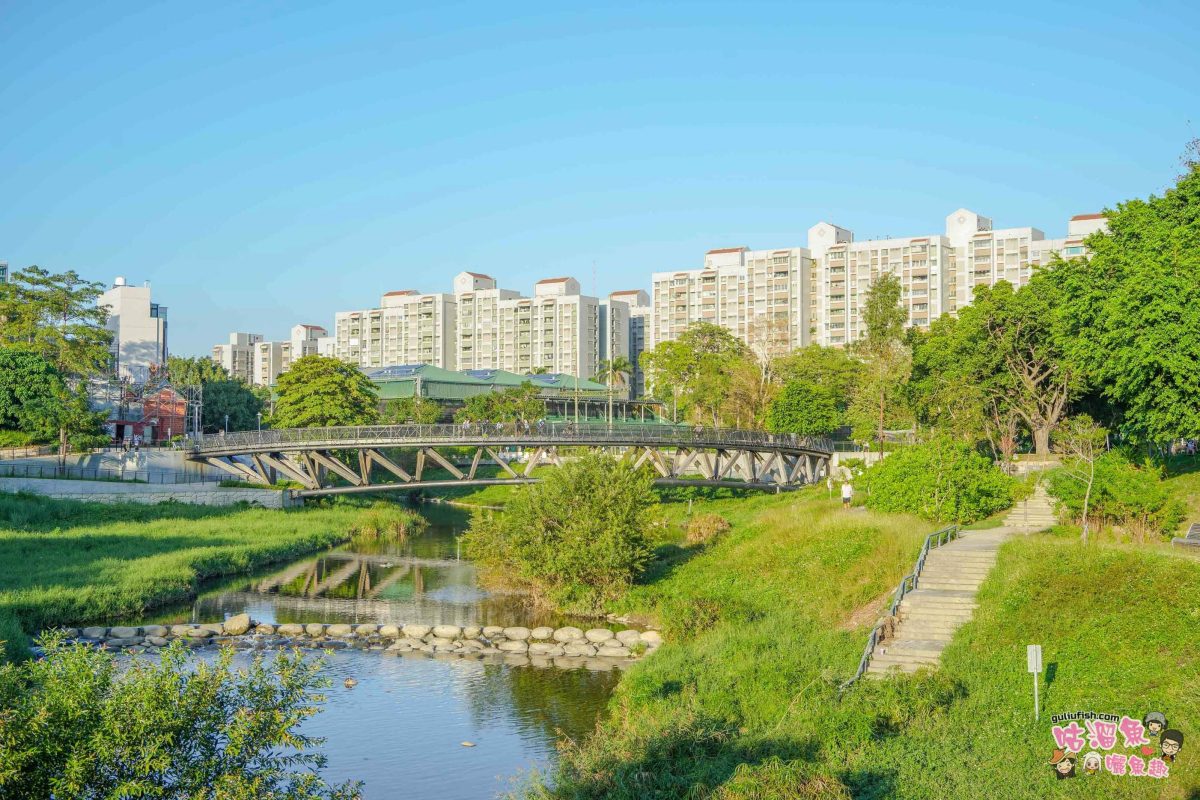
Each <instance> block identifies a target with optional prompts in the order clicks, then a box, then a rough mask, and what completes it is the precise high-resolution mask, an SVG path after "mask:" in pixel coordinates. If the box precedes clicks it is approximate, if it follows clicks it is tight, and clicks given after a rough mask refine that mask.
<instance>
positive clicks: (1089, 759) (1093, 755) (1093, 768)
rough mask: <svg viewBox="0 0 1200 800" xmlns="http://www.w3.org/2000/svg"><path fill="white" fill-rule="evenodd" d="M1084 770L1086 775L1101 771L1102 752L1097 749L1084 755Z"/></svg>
mask: <svg viewBox="0 0 1200 800" xmlns="http://www.w3.org/2000/svg"><path fill="white" fill-rule="evenodd" d="M1083 772H1084V774H1086V775H1095V774H1097V773H1099V772H1100V754H1099V753H1097V752H1096V751H1095V750H1093V751H1092V752H1090V753H1088V754H1087V755H1086V756H1084V757H1083Z"/></svg>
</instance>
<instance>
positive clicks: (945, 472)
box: [858, 438, 1016, 523]
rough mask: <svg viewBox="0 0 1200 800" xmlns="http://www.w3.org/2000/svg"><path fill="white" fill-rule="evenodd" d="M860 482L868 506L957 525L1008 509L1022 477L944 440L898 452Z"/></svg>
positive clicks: (860, 494) (861, 494)
mask: <svg viewBox="0 0 1200 800" xmlns="http://www.w3.org/2000/svg"><path fill="white" fill-rule="evenodd" d="M858 483H859V496H860V497H865V498H866V499H865V501H864V502H865V504H866V506H867V507H868V508H871V509H874V510H876V511H890V512H903V513H908V514H916V515H917V516H919V517H922V518H924V519H928V520H934V521H937V522H955V523H967V522H974V521H975V520H979V519H983V518H984V517H988V516H991V515H992V514H995V513H996V512H998V511H1003V510H1004V509H1006V508H1008V507H1009V506H1011V505H1012V503H1013V493H1014V492H1015V491H1016V481H1015V480H1014V479H1013V478H1012V477H1010V476H1008V475H1005V474H1004V473H1003V472H1001V471H1000V470H999V469H998V468H997V467H996V466H995V465H994V464H993V463H992V462H991V460H990V459H989V458H987V457H986V456H983V455H981V454H980V453H979V452H977V451H976V450H975V449H974V448H972V447H970V446H969V445H966V444H964V443H962V442H957V441H953V440H950V439H944V438H938V439H934V440H932V441H929V442H924V443H922V444H918V445H913V446H912V447H905V448H903V449H900V450H897V451H896V452H895V453H893V454H892V455H890V456H888V457H887V458H885V459H884V460H883V461H881V462H879V463H878V464H876V465H875V466H873V467H871V468H870V469H868V470H867V471H866V472H864V473H863V475H862V477H861V478H859V479H858Z"/></svg>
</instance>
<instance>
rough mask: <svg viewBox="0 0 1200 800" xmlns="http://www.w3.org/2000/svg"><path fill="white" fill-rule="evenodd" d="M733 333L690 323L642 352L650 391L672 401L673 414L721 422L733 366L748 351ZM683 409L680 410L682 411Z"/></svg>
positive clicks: (717, 327)
mask: <svg viewBox="0 0 1200 800" xmlns="http://www.w3.org/2000/svg"><path fill="white" fill-rule="evenodd" d="M748 352H749V351H748V349H747V348H746V345H745V344H743V343H742V341H741V340H740V339H738V338H737V337H735V336H734V335H733V334H732V333H730V332H729V331H727V330H726V329H725V328H722V327H721V326H720V325H714V324H712V323H710V322H698V323H695V324H693V325H692V326H690V327H689V328H688V329H687V330H685V331H684V332H683V333H682V334H680V336H679V338H678V339H675V340H673V341H667V342H660V343H659V344H658V345H656V346H655V348H654V349H653V350H649V351H647V352H645V353H643V354H642V366H643V368H644V369H645V370H646V373H647V380H648V381H649V385H650V387H651V391H652V392H653V393H654V394H655V395H656V396H657V397H658V398H659V399H661V400H664V401H665V400H671V401H672V409H673V417H674V418H675V419H678V418H679V417H680V416H691V417H693V418H694V419H695V420H696V421H702V422H711V424H713V425H714V426H715V425H719V424H720V411H721V407H722V405H723V404H724V403H725V401H726V398H727V396H728V392H729V389H730V386H731V385H732V377H731V373H732V369H733V367H734V365H735V364H736V363H737V362H738V360H739V359H742V358H744V357H746V355H747V354H748ZM681 412H682V413H681Z"/></svg>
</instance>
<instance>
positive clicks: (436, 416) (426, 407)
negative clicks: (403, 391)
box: [383, 397, 442, 425]
mask: <svg viewBox="0 0 1200 800" xmlns="http://www.w3.org/2000/svg"><path fill="white" fill-rule="evenodd" d="M441 418H442V407H441V406H440V405H439V404H438V402H437V401H436V400H430V399H429V398H428V397H397V398H396V399H395V400H389V401H387V402H386V403H385V404H384V406H383V421H384V422H387V423H388V424H391V425H403V424H405V423H409V422H412V423H415V424H417V425H433V424H434V423H436V422H437V421H438V420H440V419H441Z"/></svg>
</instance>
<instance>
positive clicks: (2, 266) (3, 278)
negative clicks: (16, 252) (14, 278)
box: [0, 261, 8, 283]
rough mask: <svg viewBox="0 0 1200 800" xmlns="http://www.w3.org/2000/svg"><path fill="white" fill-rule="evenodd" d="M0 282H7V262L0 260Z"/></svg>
mask: <svg viewBox="0 0 1200 800" xmlns="http://www.w3.org/2000/svg"><path fill="white" fill-rule="evenodd" d="M0 283H8V262H7V261H0Z"/></svg>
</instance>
